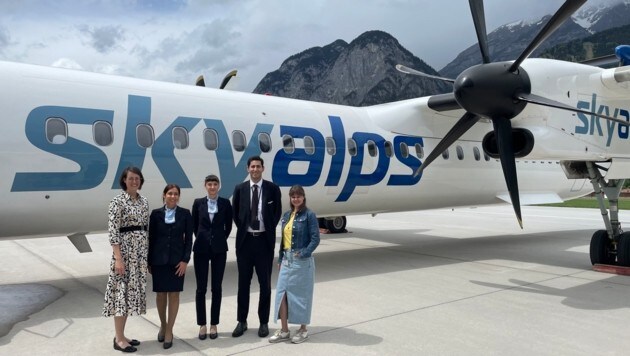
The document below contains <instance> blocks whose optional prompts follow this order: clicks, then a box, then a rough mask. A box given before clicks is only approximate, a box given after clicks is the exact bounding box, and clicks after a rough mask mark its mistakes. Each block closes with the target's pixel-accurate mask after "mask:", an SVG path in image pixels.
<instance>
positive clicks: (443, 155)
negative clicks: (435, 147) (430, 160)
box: [442, 148, 450, 159]
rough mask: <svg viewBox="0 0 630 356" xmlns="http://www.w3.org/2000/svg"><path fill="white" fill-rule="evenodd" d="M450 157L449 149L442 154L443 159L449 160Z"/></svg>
mask: <svg viewBox="0 0 630 356" xmlns="http://www.w3.org/2000/svg"><path fill="white" fill-rule="evenodd" d="M449 156H450V153H449V152H448V148H447V149H445V150H444V152H442V158H444V159H448V157H449Z"/></svg>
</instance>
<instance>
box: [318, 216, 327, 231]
mask: <svg viewBox="0 0 630 356" xmlns="http://www.w3.org/2000/svg"><path fill="white" fill-rule="evenodd" d="M317 224H318V225H319V228H320V229H328V224H327V223H326V219H325V218H317Z"/></svg>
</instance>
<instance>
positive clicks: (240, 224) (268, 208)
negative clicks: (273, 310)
mask: <svg viewBox="0 0 630 356" xmlns="http://www.w3.org/2000/svg"><path fill="white" fill-rule="evenodd" d="M251 192H252V189H251V187H250V181H249V180H248V181H246V182H243V183H241V184H239V185H237V186H236V187H235V188H234V194H233V196H232V204H233V206H234V223H235V224H236V227H237V231H236V263H237V265H238V297H237V309H238V311H237V319H238V321H239V322H246V321H247V314H248V312H249V289H250V284H251V280H252V277H253V274H254V269H255V270H256V275H257V276H258V284H259V285H260V299H259V301H258V318H259V319H260V323H261V324H267V323H268V322H269V308H270V305H271V271H272V265H273V259H274V248H275V244H276V226H277V225H278V222H279V221H280V216H281V215H282V203H281V201H280V199H281V194H280V188H279V187H278V186H277V185H275V184H274V183H272V182H269V181H266V180H262V192H261V197H260V200H261V202H262V203H261V212H262V222H261V223H262V224H264V227H265V232H264V233H262V234H260V235H259V236H255V237H254V236H251V234H248V232H247V228H248V227H249V225H250V221H251V216H250V215H251V212H250V208H251Z"/></svg>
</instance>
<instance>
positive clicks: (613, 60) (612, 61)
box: [578, 54, 619, 68]
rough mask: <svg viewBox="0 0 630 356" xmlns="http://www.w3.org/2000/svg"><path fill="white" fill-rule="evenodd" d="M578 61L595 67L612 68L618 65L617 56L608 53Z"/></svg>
mask: <svg viewBox="0 0 630 356" xmlns="http://www.w3.org/2000/svg"><path fill="white" fill-rule="evenodd" d="M578 63H580V64H586V65H589V66H595V67H604V68H612V67H617V66H619V58H617V55H614V54H609V55H606V56H601V57H597V58H591V59H586V60H583V61H581V62H578Z"/></svg>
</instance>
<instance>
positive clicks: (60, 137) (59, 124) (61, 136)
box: [46, 117, 68, 145]
mask: <svg viewBox="0 0 630 356" xmlns="http://www.w3.org/2000/svg"><path fill="white" fill-rule="evenodd" d="M46 139H47V140H48V142H50V143H54V144H55V145H62V144H64V143H66V141H67V140H68V124H66V122H65V121H64V120H63V119H60V118H58V117H51V118H48V119H47V120H46Z"/></svg>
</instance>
